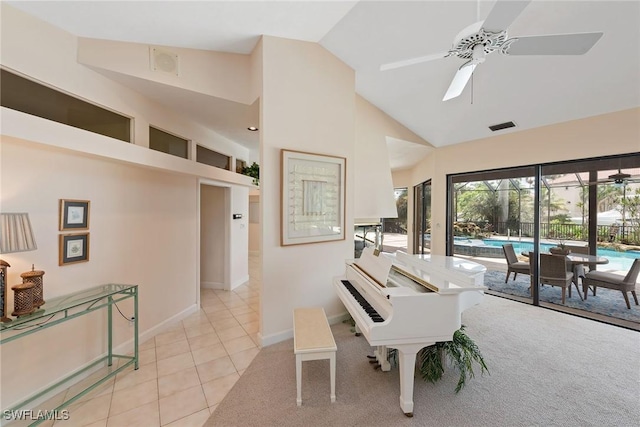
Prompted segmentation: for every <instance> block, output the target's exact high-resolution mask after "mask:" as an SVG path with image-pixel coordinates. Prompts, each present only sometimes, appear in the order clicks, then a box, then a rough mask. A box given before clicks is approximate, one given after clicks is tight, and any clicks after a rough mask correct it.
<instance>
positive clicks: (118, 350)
mask: <svg viewBox="0 0 640 427" xmlns="http://www.w3.org/2000/svg"><path fill="white" fill-rule="evenodd" d="M199 309H200V308H199V307H198V306H197V305H196V304H194V305H192V306H190V307H188V308H186V309H185V310H182V311H181V312H180V313H177V314H175V315H174V316H172V317H170V318H168V319H166V320H164V321H163V322H162V323H159V324H158V325H156V326H154V327H152V328H151V329H148V330H146V331H144V332H143V333H141V334H138V344H141V343H143V342H145V341H147V340H148V339H151V338H153V337H154V336H156V335H158V334H159V333H161V332H163V331H164V330H165V329H168V328H169V327H171V326H172V325H173V324H174V323H175V322H178V321H181V320H182V319H185V318H187V317H189V316H190V315H191V314H193V313H196V312H197V311H198V310H199ZM113 353H114V354H123V355H124V354H130V353H133V338H131V339H129V340H128V341H125V342H123V343H122V344H120V345H118V346H116V347H114V348H113ZM106 355H107V352H104V353H103V354H101V355H99V356H97V357H95V358H93V359H92V360H90V361H89V362H87V363H85V364H83V365H82V366H80V367H79V368H77V369H74V370H72V371H69V372H67V373H65V374H63V375H60V377H58V378H57V379H55V380H53V381H51V382H49V383H48V384H46V385H44V386H42V387H40V388H39V389H38V390H36V391H35V392H33V393H31V394H29V395H27V396H25V397H23V398H21V399H19V400H18V401H16V402H14V403H12V404H10V405H6V406H5V407H4V408H3V409H6V408H10V407H12V406H13V405H16V404H18V402H24V401H25V400H28V399H29V398H31V397H32V396H36V395H37V394H39V393H41V392H42V391H44V390H47V389H48V388H49V387H51V386H53V385H54V384H56V383H57V382H59V381H62V380H63V379H64V378H66V377H68V376H71V375H72V374H75V373H77V372H80V371H82V370H83V369H85V367H87V366H89V365H91V364H92V363H94V362H96V361H97V360H100V359H102V358H103V357H105V356H106ZM103 367H104V366H100V365H98V366H96V367H95V369H91V370H89V371H87V372H85V373H83V374H81V375H78V376H77V377H76V378H74V379H73V380H70V381H68V382H66V383H65V384H63V385H61V386H60V387H58V388H56V389H54V390H51V391H50V392H49V393H47V394H45V395H43V396H41V397H40V398H38V399H36V400H34V401H33V402H31V403H30V404H29V406H30V407H31V408H37V407H38V405H41V404H42V403H44V402H46V401H47V400H49V399H51V398H52V397H54V396H55V395H56V394H58V393H60V392H61V391H63V390H65V389H67V388H69V387H72V386H73V385H75V384H77V383H79V382H80V381H82V380H84V379H85V378H87V377H88V376H90V375H91V374H93V373H94V372H96V371H97V370H99V369H102V368H103ZM3 406H4V402H3ZM31 408H24V409H31ZM6 423H7V420H5V419H4V417H0V426H4V425H6Z"/></svg>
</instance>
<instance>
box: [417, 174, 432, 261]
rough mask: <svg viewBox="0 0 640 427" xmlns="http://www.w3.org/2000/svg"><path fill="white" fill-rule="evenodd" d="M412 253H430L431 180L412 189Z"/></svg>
mask: <svg viewBox="0 0 640 427" xmlns="http://www.w3.org/2000/svg"><path fill="white" fill-rule="evenodd" d="M413 200H414V214H413V219H414V227H413V230H414V234H413V253H414V254H425V253H430V252H431V180H428V181H425V182H423V183H421V184H418V185H416V186H415V187H413Z"/></svg>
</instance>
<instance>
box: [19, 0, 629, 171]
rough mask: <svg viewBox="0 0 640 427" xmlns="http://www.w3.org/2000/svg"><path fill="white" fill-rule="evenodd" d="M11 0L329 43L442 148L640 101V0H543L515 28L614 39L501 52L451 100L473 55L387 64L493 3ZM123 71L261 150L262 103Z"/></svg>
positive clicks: (109, 26) (204, 42) (405, 152)
mask: <svg viewBox="0 0 640 427" xmlns="http://www.w3.org/2000/svg"><path fill="white" fill-rule="evenodd" d="M8 3H10V4H12V5H13V6H15V7H18V8H20V9H22V10H24V11H26V12H27V13H30V14H32V15H35V16H37V17H39V18H40V19H43V20H45V21H48V22H51V23H52V24H54V25H56V26H58V27H61V28H63V29H65V30H67V31H69V32H71V33H73V34H76V35H78V36H82V37H92V38H101V39H112V40H121V41H130V42H137V43H148V44H154V45H165V46H176V47H188V48H196V49H209V50H217V51H226V52H236V53H249V52H251V50H252V49H253V47H254V46H255V43H256V42H257V40H258V38H259V36H260V35H261V34H267V35H273V36H278V37H286V38H292V39H299V40H307V41H312V42H318V43H320V44H321V45H323V46H324V47H325V48H326V49H328V50H329V51H331V52H332V53H334V54H335V55H336V56H338V57H339V58H341V59H342V60H343V61H344V62H345V63H347V64H348V65H350V66H351V67H352V68H353V69H354V70H355V71H356V89H357V92H358V93H359V94H360V95H362V96H363V97H364V98H366V99H367V100H369V101H370V102H372V103H373V104H375V105H376V106H377V107H378V108H380V109H381V110H383V111H385V112H386V113H387V114H389V115H390V116H391V117H393V118H394V119H396V120H397V121H399V122H400V123H402V124H404V125H405V126H406V127H407V128H408V129H410V130H412V131H413V132H415V133H416V134H418V135H419V136H421V137H422V138H424V139H425V140H426V141H428V142H429V143H431V144H432V145H433V146H436V147H441V146H445V145H450V144H457V143H460V142H464V141H470V140H474V139H479V138H484V137H488V136H491V135H496V134H495V133H492V132H491V131H490V130H489V129H488V126H489V125H493V124H497V123H502V122H505V121H510V120H511V121H514V122H515V123H516V124H517V125H518V127H517V128H514V129H508V130H503V131H500V132H499V133H510V132H517V131H518V130H523V129H530V128H535V127H539V126H545V125H549V124H553V123H559V122H564V121H568V120H573V119H578V118H583V117H589V116H594V115H599V114H603V113H607V112H613V111H619V110H624V109H628V108H633V107H638V106H640V77H639V76H640V1H637V0H633V1H546V0H534V1H533V2H532V3H531V4H529V5H528V6H527V7H526V8H525V9H524V11H523V12H522V13H521V14H520V16H518V17H517V18H516V19H515V21H514V22H513V23H512V24H511V25H510V26H509V28H508V31H509V36H510V37H513V36H529V35H539V34H540V35H546V34H562V33H574V32H578V33H580V32H596V31H602V32H604V36H603V37H602V38H601V39H600V40H599V41H598V42H597V43H596V45H595V46H594V47H593V48H592V49H591V50H590V51H589V52H588V53H587V54H586V55H582V56H511V57H508V56H503V55H501V54H499V53H492V54H490V55H488V56H487V58H486V62H485V63H483V64H480V65H479V66H478V67H477V69H476V71H475V74H474V76H473V81H472V82H470V84H469V85H467V87H466V89H465V90H464V92H463V93H462V95H461V96H460V97H458V98H454V99H452V100H450V101H446V102H443V101H442V97H443V95H444V93H445V91H446V90H447V87H448V86H449V83H450V82H451V79H452V77H453V75H454V74H455V71H456V70H457V68H458V67H459V66H460V65H461V64H462V63H463V62H464V60H462V59H459V58H456V57H449V58H444V59H440V60H436V61H431V62H426V63H423V64H417V65H413V66H410V67H405V68H400V69H396V70H389V71H384V72H381V71H379V66H380V65H381V64H384V63H388V62H393V61H398V60H402V59H406V58H411V57H417V56H423V55H428V54H432V53H438V52H446V51H447V50H448V49H449V48H450V47H451V44H452V42H453V39H454V37H455V36H456V34H458V33H459V32H460V31H461V30H462V29H463V28H465V27H466V26H468V25H470V24H472V23H474V22H476V21H477V20H478V17H479V19H480V20H482V19H484V18H485V17H486V16H487V14H488V13H489V11H490V10H491V8H492V7H493V4H494V1H493V0H491V1H484V0H483V1H480V2H476V1H451V0H449V1H365V0H361V1H359V2H345V1H315V2H314V1H295V2H293V1H288V2H276V1H226V2H225V1H193V2H186V1H135V2H134V1H128V2H118V1H103V2H94V1H80V2H77V1H46V2H43V1H29V2H26V1H17V2H16V1H9V2H8ZM111 77H112V78H114V76H111ZM119 79H120V81H121V82H122V83H123V84H126V85H128V86H131V87H133V88H135V89H136V90H139V91H141V92H143V93H145V94H147V95H149V96H151V95H152V96H153V97H154V99H156V100H157V101H158V102H163V99H165V97H171V98H172V100H173V102H175V99H176V98H178V99H181V100H183V101H184V102H183V104H184V107H185V109H184V111H187V112H189V114H191V113H193V114H192V116H193V117H194V118H196V119H198V120H202V121H203V123H204V124H205V125H208V126H213V127H215V128H216V129H217V130H219V131H220V132H221V133H222V134H223V135H225V136H228V137H230V138H232V139H235V140H237V141H238V142H241V143H243V144H246V145H247V146H249V147H251V148H252V149H255V146H256V144H257V140H258V138H257V135H256V134H255V133H252V134H251V135H248V134H247V132H245V130H246V126H247V123H246V122H247V120H248V119H247V117H249V118H251V117H255V114H256V111H257V108H256V106H255V105H254V106H243V105H238V104H235V103H229V102H227V101H221V100H219V99H212V98H211V97H207V96H204V95H198V94H194V93H188V92H184V93H181V94H177V93H176V90H175V89H167V88H166V87H164V88H162V87H160V86H159V85H155V84H150V83H149V82H143V81H140V80H134V79H130V78H123V77H119ZM471 83H472V84H471ZM234 104H235V105H234ZM203 111H217V112H218V114H216V115H215V116H213V115H210V114H207V115H206V116H205V115H204V114H202V112H203ZM252 115H253V116H252ZM211 117H214V118H211ZM216 117H217V118H216ZM212 121H213V122H212ZM407 144H408V145H407ZM389 150H390V151H392V152H391V153H390V158H391V159H392V160H393V164H394V166H393V168H394V169H398V168H406V167H409V166H411V165H412V164H415V162H417V161H419V160H420V158H421V155H422V156H423V155H424V154H425V153H426V152H428V148H427V147H419V146H418V147H416V146H415V145H414V144H409V143H406V142H404V141H398V140H393V141H389ZM416 151H419V152H420V154H417V153H416Z"/></svg>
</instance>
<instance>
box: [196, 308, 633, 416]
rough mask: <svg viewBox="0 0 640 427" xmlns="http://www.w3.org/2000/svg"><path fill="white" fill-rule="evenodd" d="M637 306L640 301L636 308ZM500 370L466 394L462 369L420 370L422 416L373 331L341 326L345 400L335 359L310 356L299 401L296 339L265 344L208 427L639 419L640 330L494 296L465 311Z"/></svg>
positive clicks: (337, 332) (417, 395)
mask: <svg viewBox="0 0 640 427" xmlns="http://www.w3.org/2000/svg"><path fill="white" fill-rule="evenodd" d="M636 309H637V308H636ZM463 323H464V324H465V325H467V332H468V334H469V335H470V336H471V337H472V338H473V339H474V340H475V341H476V343H477V344H478V345H479V347H480V349H481V351H482V352H483V354H484V356H485V360H486V361H487V364H488V366H489V369H490V375H484V376H480V375H479V370H477V372H478V375H476V377H475V378H474V379H472V380H470V381H469V382H468V385H467V386H466V387H465V388H464V389H463V390H462V391H461V392H460V393H458V394H455V393H454V388H455V385H456V381H457V375H456V373H455V372H454V371H453V370H449V371H447V373H446V374H445V377H444V378H443V380H441V381H440V382H438V383H437V384H430V383H426V382H424V381H423V380H422V379H421V378H419V377H416V382H415V391H414V404H415V409H414V417H413V418H407V417H405V416H404V414H403V413H402V411H401V410H400V406H399V403H398V396H399V387H400V386H399V379H398V370H397V369H392V371H391V372H386V373H383V372H380V371H374V370H373V369H372V368H371V365H369V363H368V360H367V358H366V355H367V354H370V347H369V346H368V344H367V342H366V340H365V339H364V337H355V336H354V335H353V334H352V333H350V331H349V327H348V326H347V325H345V324H339V325H334V326H333V328H332V329H333V332H334V336H335V338H336V342H337V345H338V355H337V371H336V396H337V400H336V402H335V403H333V404H332V403H330V399H329V364H328V361H324V360H323V361H312V362H304V363H303V389H302V400H303V404H302V406H301V407H297V406H296V384H295V358H294V355H293V341H292V340H289V341H285V342H281V343H278V344H275V345H272V346H270V347H266V348H264V349H262V350H261V351H260V353H259V354H258V355H257V356H256V358H255V359H254V361H253V362H252V364H251V365H250V366H249V368H248V369H247V370H246V372H245V373H244V374H243V375H242V377H241V378H240V379H239V380H238V382H237V383H236V385H235V386H234V388H233V389H232V390H231V391H230V392H229V394H228V395H227V396H226V398H225V399H224V400H223V401H222V402H221V403H220V405H219V406H218V408H217V409H216V411H215V412H214V413H213V414H212V415H211V417H210V419H209V420H208V421H207V423H205V426H533V425H535V426H580V427H583V426H599V427H600V426H616V427H626V426H636V425H638V420H640V333H638V332H635V331H631V330H627V329H622V328H618V327H615V326H611V325H606V324H603V323H598V322H594V321H590V320H587V319H582V318H579V317H574V316H570V315H567V314H562V313H558V312H554V311H551V310H546V309H542V308H536V307H532V306H529V305H526V304H521V303H517V302H513V301H509V300H506V299H502V298H498V297H493V296H486V297H485V298H484V301H483V303H482V304H481V305H479V306H476V307H472V308H470V309H468V310H467V311H466V312H465V313H464V315H463Z"/></svg>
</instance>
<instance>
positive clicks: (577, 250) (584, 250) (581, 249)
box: [564, 245, 589, 254]
mask: <svg viewBox="0 0 640 427" xmlns="http://www.w3.org/2000/svg"><path fill="white" fill-rule="evenodd" d="M564 247H565V248H567V249H569V253H572V254H589V246H573V245H564Z"/></svg>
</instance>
